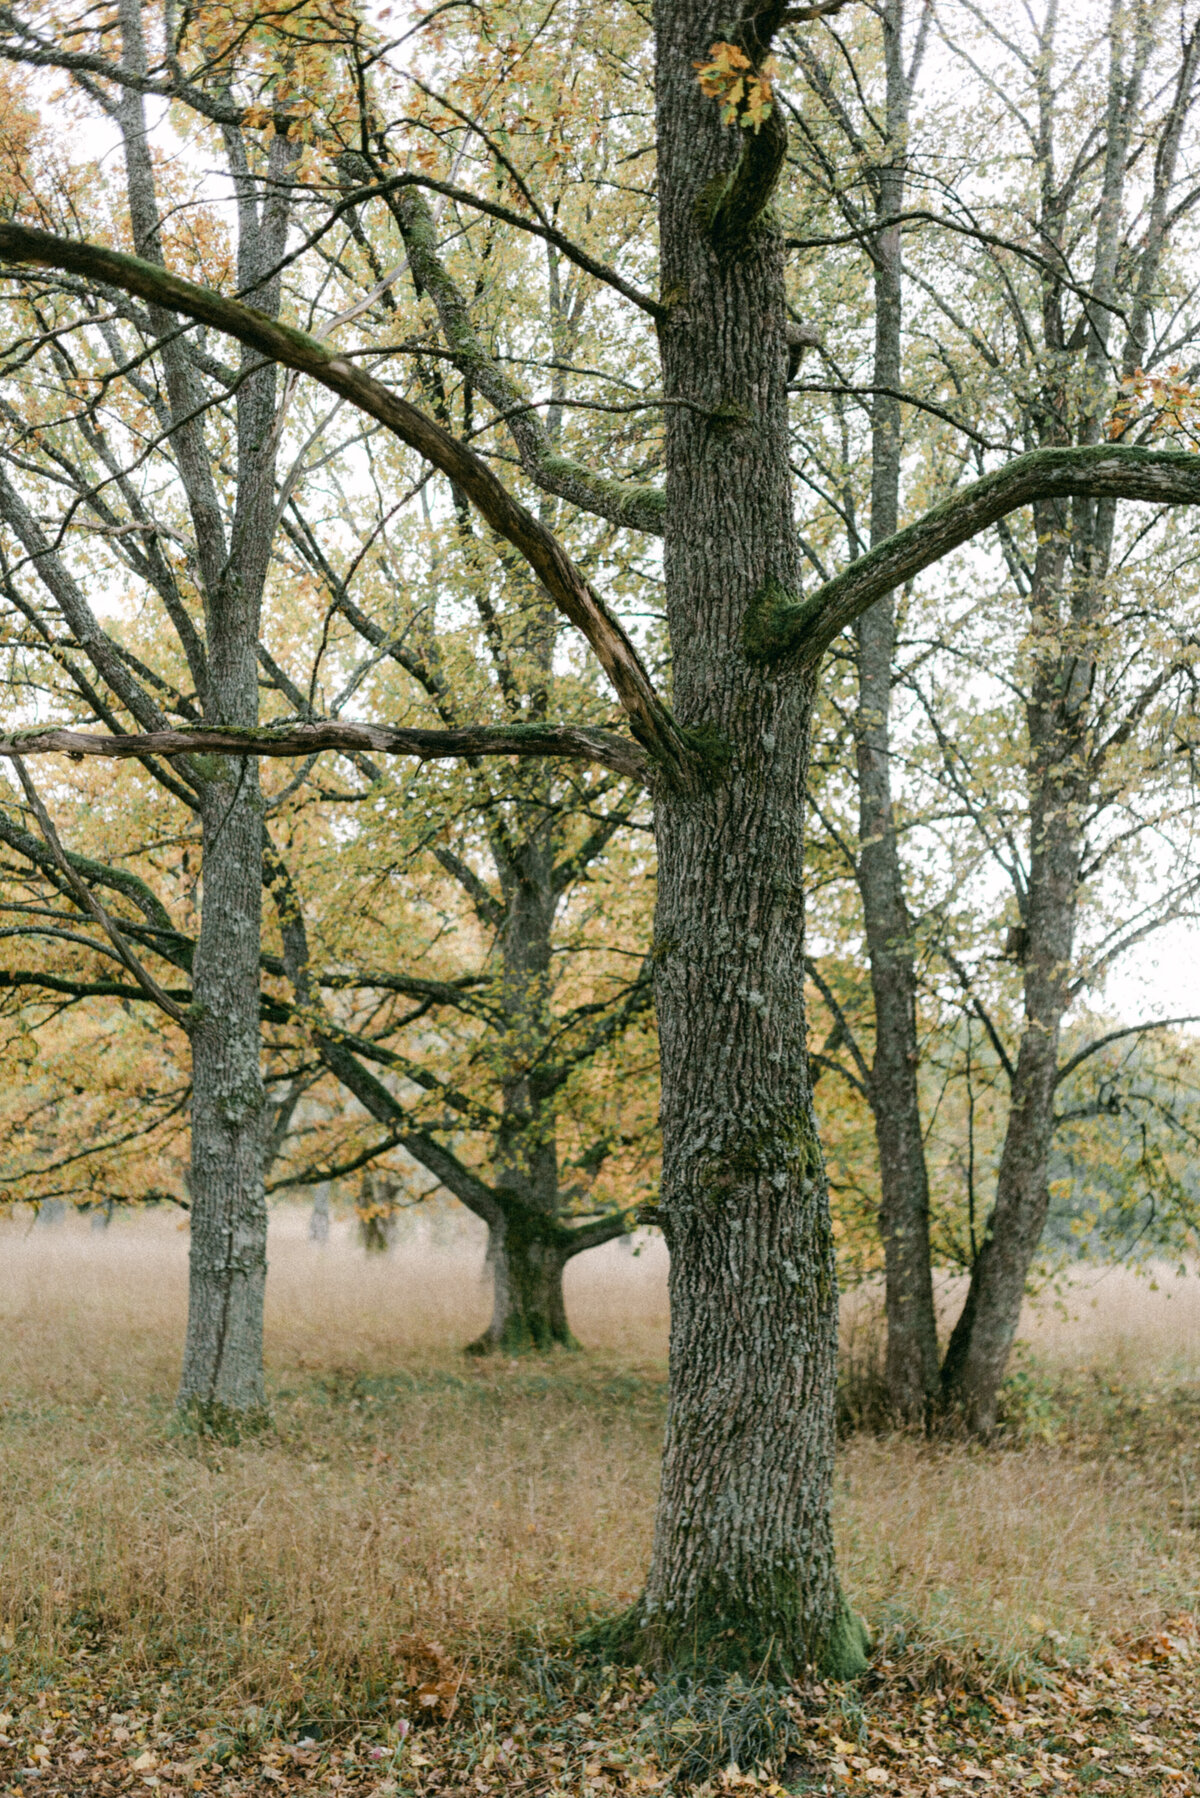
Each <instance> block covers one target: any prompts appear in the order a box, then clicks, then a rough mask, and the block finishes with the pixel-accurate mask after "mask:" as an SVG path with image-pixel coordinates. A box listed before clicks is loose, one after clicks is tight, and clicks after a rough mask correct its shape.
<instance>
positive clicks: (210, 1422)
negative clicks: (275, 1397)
mask: <svg viewBox="0 0 1200 1798" xmlns="http://www.w3.org/2000/svg"><path fill="white" fill-rule="evenodd" d="M270 1428H271V1413H270V1412H269V1411H268V1410H267V1408H266V1406H265V1405H255V1406H253V1407H252V1408H251V1409H250V1410H247V1411H239V1410H237V1409H235V1407H234V1406H232V1405H226V1404H222V1403H221V1402H220V1401H219V1400H217V1399H208V1400H205V1399H198V1398H190V1399H185V1400H184V1401H183V1403H182V1404H180V1405H177V1406H176V1408H175V1417H174V1421H173V1426H172V1434H174V1435H179V1436H199V1437H200V1438H202V1439H203V1440H204V1441H207V1442H224V1443H229V1444H234V1445H236V1444H237V1443H239V1442H243V1441H245V1440H246V1439H247V1438H249V1437H253V1436H261V1435H262V1434H263V1433H264V1432H265V1431H267V1430H269V1429H270Z"/></svg>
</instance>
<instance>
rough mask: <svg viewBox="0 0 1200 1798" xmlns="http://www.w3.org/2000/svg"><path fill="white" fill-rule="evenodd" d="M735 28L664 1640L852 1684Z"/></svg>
mask: <svg viewBox="0 0 1200 1798" xmlns="http://www.w3.org/2000/svg"><path fill="white" fill-rule="evenodd" d="M724 20H725V14H724V11H723V9H722V7H721V6H720V4H719V3H714V0H660V4H659V6H658V8H657V11H656V26H657V49H658V62H657V67H658V79H657V90H656V92H657V108H658V154H659V163H658V168H659V214H660V234H661V245H662V279H663V293H664V297H666V298H668V300H669V304H670V311H669V315H668V318H667V320H666V322H665V323H664V324H663V326H662V327H661V342H662V356H663V370H664V387H665V391H666V393H667V394H668V395H669V396H670V397H672V398H674V397H679V398H681V399H684V400H686V401H688V402H690V403H689V405H687V406H680V407H672V408H671V409H670V410H669V411H668V413H667V426H666V430H667V515H666V531H665V576H666V596H667V609H668V615H669V621H670V631H671V642H672V645H673V652H674V655H673V668H674V685H675V701H676V706H677V711H678V716H679V720H680V723H681V725H682V726H683V727H684V729H692V730H694V731H697V732H702V733H706V734H707V735H708V736H709V740H710V741H712V742H713V743H714V745H717V744H719V745H720V754H719V756H717V755H714V756H713V757H712V758H711V762H710V767H711V776H710V778H709V779H708V780H707V781H697V782H695V783H693V784H691V785H690V786H688V787H683V786H668V785H666V784H665V783H664V785H663V787H662V790H661V791H660V792H659V794H658V796H657V806H656V831H657V840H658V854H659V896H658V909H657V914H656V919H655V959H656V967H657V1003H658V1017H659V1029H660V1038H661V1056H662V1093H663V1098H662V1130H663V1183H662V1199H661V1209H660V1217H661V1221H662V1225H663V1229H664V1232H665V1234H666V1237H667V1241H668V1244H669V1246H670V1251H671V1275H670V1294H671V1349H670V1354H671V1387H670V1394H671V1395H670V1412H669V1419H668V1424H667V1436H666V1444H665V1449H664V1459H663V1473H662V1487H661V1493H660V1498H659V1504H658V1512H657V1518H656V1524H655V1537H654V1548H653V1554H652V1558H651V1565H650V1571H649V1576H648V1578H647V1582H646V1588H645V1592H644V1595H643V1598H642V1600H641V1606H640V1614H639V1619H638V1623H639V1627H640V1630H641V1633H642V1638H643V1641H644V1643H645V1644H646V1650H648V1652H649V1653H650V1654H652V1655H653V1656H654V1657H655V1659H656V1660H657V1661H658V1662H659V1663H664V1662H671V1661H680V1660H685V1659H688V1658H691V1657H695V1658H697V1659H702V1660H705V1661H708V1662H710V1663H715V1664H717V1665H724V1666H728V1667H740V1668H742V1669H755V1670H758V1669H760V1668H763V1667H765V1666H767V1665H776V1666H781V1667H789V1666H791V1667H797V1666H802V1665H804V1664H805V1663H806V1662H809V1661H815V1662H817V1663H820V1664H826V1665H829V1666H831V1667H834V1668H836V1669H837V1670H839V1671H850V1670H854V1669H856V1668H857V1667H858V1666H860V1665H861V1664H862V1662H861V1640H860V1638H859V1636H858V1634H857V1632H856V1630H855V1627H854V1625H853V1623H852V1621H851V1620H850V1619H849V1617H848V1613H847V1611H846V1607H845V1603H844V1600H843V1598H842V1595H841V1591H840V1588H839V1585H838V1580H837V1575H836V1571H835V1568H834V1556H833V1542H832V1536H831V1531H830V1516H829V1503H830V1480H831V1473H832V1465H833V1391H834V1360H835V1354H836V1326H837V1282H836V1274H835V1268H834V1255H833V1237H832V1231H831V1227H830V1221H829V1210H828V1196H827V1191H826V1184H825V1174H824V1168H823V1164H822V1159H821V1151H820V1147H819V1144H818V1141H817V1133H816V1127H815V1123H814V1120H813V1111H812V1096H811V1090H810V1084H809V1078H808V1069H807V1062H806V1054H805V1030H804V952H803V940H802V939H803V930H802V923H801V921H800V920H801V918H802V907H803V886H802V857H803V847H802V828H801V825H802V817H803V797H804V786H805V772H806V765H807V758H808V748H809V735H810V721H811V707H812V698H813V686H812V680H811V677H810V676H808V675H805V674H800V673H796V672H792V671H789V672H787V673H784V672H777V671H774V670H772V669H769V668H765V667H763V666H762V665H761V664H760V663H757V662H755V661H753V660H751V658H750V657H748V655H747V654H746V652H745V650H744V648H743V642H742V632H743V625H744V621H745V617H746V614H747V611H748V609H749V608H750V606H751V603H752V601H753V600H754V597H755V595H756V594H757V593H759V592H760V591H762V589H763V588H764V587H765V586H766V584H767V583H772V582H773V583H776V584H777V585H778V586H779V587H781V588H783V589H785V590H788V591H793V592H794V591H795V589H796V586H797V580H798V569H797V562H796V557H797V551H796V544H795V532H794V529H793V525H792V513H791V495H790V492H789V486H788V473H787V397H786V378H787V360H788V356H787V343H786V336H785V320H786V316H787V314H786V309H785V305H784V292H783V268H782V255H781V251H780V247H779V245H778V242H777V240H776V238H775V236H774V234H773V232H772V231H771V229H770V228H769V227H768V226H766V225H765V224H764V222H763V220H762V218H761V216H757V217H752V218H749V219H746V218H743V219H742V221H741V231H740V237H741V245H742V247H741V248H740V249H739V250H738V252H737V253H736V254H734V255H732V256H730V255H729V254H727V253H726V254H722V253H721V250H722V249H724V248H725V245H724V244H722V246H721V249H718V247H716V246H714V244H713V243H712V241H711V240H710V239H709V237H708V236H707V234H706V232H705V230H704V228H703V221H704V218H705V215H706V211H707V212H709V213H710V214H711V200H712V196H713V195H721V194H728V192H729V191H730V190H731V188H736V186H737V177H736V174H735V169H736V167H737V164H738V158H739V156H740V155H741V154H742V151H743V140H744V139H745V137H746V136H747V135H749V134H747V133H746V132H743V131H741V130H739V129H738V127H737V126H736V125H735V126H731V127H723V126H722V125H721V123H720V113H719V109H718V107H717V106H716V105H715V104H714V103H713V102H711V101H709V100H707V99H705V98H704V96H703V94H702V92H701V89H700V87H699V85H698V83H697V81H696V76H695V63H696V60H697V58H698V57H701V56H702V55H703V54H704V53H705V52H706V51H707V49H708V46H709V45H710V44H711V43H712V42H713V41H714V39H716V38H719V37H721V36H722V35H723V26H724ZM706 201H707V202H708V205H707V206H706ZM728 236H729V231H728V224H727V227H726V237H725V241H726V243H727V242H728ZM751 846H752V847H751ZM646 1650H644V1651H646Z"/></svg>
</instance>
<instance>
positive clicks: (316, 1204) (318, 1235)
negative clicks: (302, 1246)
mask: <svg viewBox="0 0 1200 1798" xmlns="http://www.w3.org/2000/svg"><path fill="white" fill-rule="evenodd" d="M308 1240H309V1241H310V1242H316V1243H319V1244H321V1246H322V1247H324V1245H325V1244H326V1243H327V1242H328V1241H329V1182H328V1181H327V1180H322V1182H321V1184H320V1185H319V1186H318V1187H316V1188H315V1189H314V1191H313V1202H312V1211H311V1213H310V1215H309V1219H308Z"/></svg>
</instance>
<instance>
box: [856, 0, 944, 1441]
mask: <svg viewBox="0 0 1200 1798" xmlns="http://www.w3.org/2000/svg"><path fill="white" fill-rule="evenodd" d="M903 20H904V7H903V0H888V5H887V6H886V8H885V9H884V14H883V38H884V53H885V62H886V68H887V102H886V105H887V113H886V132H887V148H888V152H889V156H888V160H886V161H884V162H882V163H881V164H880V166H879V168H878V169H877V170H876V172H875V176H874V184H875V195H874V198H875V216H876V219H877V221H878V222H879V224H880V227H881V228H880V230H879V231H878V232H877V234H876V236H875V238H874V241H873V245H872V254H873V257H874V271H875V370H874V385H875V388H876V390H877V391H876V397H875V400H874V403H873V408H872V419H871V426H872V431H871V545H872V547H873V548H874V547H876V546H878V545H879V544H880V543H883V542H885V541H886V540H887V539H888V538H889V537H891V536H892V535H893V534H894V533H895V531H896V528H897V526H898V524H899V512H900V506H899V500H900V456H901V422H902V421H901V414H900V402H899V400H898V399H897V398H896V397H895V396H896V395H897V394H898V393H899V392H900V390H901V374H902V370H901V322H902V316H903V315H902V307H903V292H902V280H903V265H902V246H901V233H900V226H899V224H898V223H895V222H893V221H895V220H897V219H898V218H899V216H900V214H901V213H902V211H903V209H904V185H905V163H904V157H905V146H904V138H905V133H906V130H907V124H908V96H909V88H910V80H911V78H910V77H909V76H908V75H907V74H906V71H905V67H904V56H903V36H902V27H903ZM895 641H896V602H895V596H894V594H891V593H888V594H886V595H885V596H884V598H882V599H880V600H877V601H876V603H875V604H874V605H873V606H872V607H871V608H870V610H869V611H866V612H864V613H863V614H862V615H861V616H860V617H859V619H858V621H857V623H856V626H855V648H856V663H857V671H858V710H857V718H856V723H855V756H856V761H857V772H858V841H859V858H858V886H859V892H860V894H861V897H862V907H863V922H864V926H865V934H866V939H867V955H868V958H869V962H870V970H871V993H872V997H873V1000H874V1011H875V1052H874V1057H873V1060H872V1065H871V1082H870V1088H869V1096H870V1102H871V1112H872V1117H873V1120H874V1125H875V1141H876V1146H877V1149H878V1154H879V1183H880V1233H881V1235H882V1238H883V1250H884V1269H885V1305H886V1313H887V1361H886V1379H887V1390H888V1401H889V1404H890V1407H891V1410H892V1414H893V1416H894V1417H895V1418H896V1420H897V1421H898V1422H900V1423H910V1424H911V1423H921V1422H923V1421H924V1420H925V1418H926V1417H927V1415H928V1413H929V1408H930V1406H931V1404H932V1402H933V1399H934V1397H935V1395H936V1392H937V1382H938V1342H937V1315H936V1312H935V1310H934V1303H933V1268H932V1264H931V1261H930V1251H929V1177H928V1172H927V1169H926V1165H925V1142H924V1137H923V1134H922V1130H921V1110H920V1102H919V1095H918V1090H917V1065H918V1057H917V1017H916V991H917V983H916V970H915V967H914V965H913V953H912V927H911V923H910V920H909V916H908V906H907V904H906V902H905V896H904V875H903V870H902V868H901V865H900V852H899V846H898V844H897V840H896V820H895V810H894V805H893V800H892V752H891V709H892V661H893V654H894V649H895Z"/></svg>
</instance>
